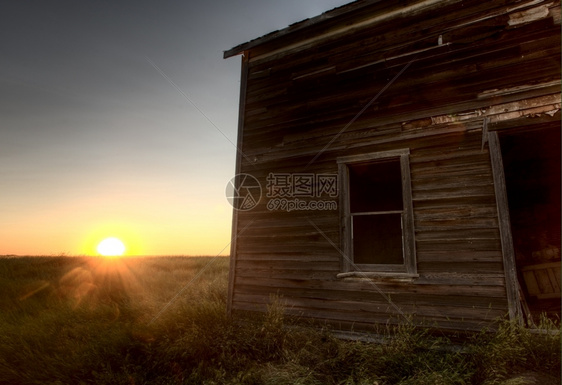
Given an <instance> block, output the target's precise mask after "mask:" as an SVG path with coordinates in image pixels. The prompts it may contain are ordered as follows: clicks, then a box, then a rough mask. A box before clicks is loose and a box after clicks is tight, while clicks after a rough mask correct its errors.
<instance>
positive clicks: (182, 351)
mask: <svg viewBox="0 0 562 385" xmlns="http://www.w3.org/2000/svg"><path fill="white" fill-rule="evenodd" d="M227 281H228V260H227V259H226V258H204V257H200V258H182V257H166V258H163V257H160V258H137V259H120V260H107V261H104V260H101V259H95V258H69V257H41V258H37V257H35V258H0V384H127V385H130V384H135V385H142V384H334V385H335V384H347V385H351V384H370V385H373V384H379V385H383V384H402V385H421V384H431V385H435V384H483V385H492V384H503V385H514V384H524V383H525V382H524V381H525V378H528V377H529V375H530V374H529V373H532V376H534V377H533V378H535V379H537V378H538V381H539V382H538V383H544V384H547V383H560V382H559V378H560V359H561V357H560V337H559V335H555V334H552V333H548V332H545V333H538V334H537V333H531V332H530V331H529V330H527V329H523V328H520V327H518V326H516V325H514V324H512V323H509V322H504V323H502V324H500V327H499V329H498V331H496V332H488V331H483V332H482V333H480V334H475V335H473V336H472V337H470V338H469V339H468V340H466V342H465V343H464V346H463V351H462V352H460V351H458V350H451V349H449V347H450V341H449V340H447V339H446V338H444V337H441V338H435V337H433V336H431V335H430V334H429V333H428V332H427V331H425V330H420V329H415V328H413V327H410V326H408V325H405V326H400V327H398V328H394V329H391V328H388V329H385V330H384V331H382V333H383V334H387V335H389V336H390V335H391V336H392V337H393V338H389V339H388V342H387V343H385V344H374V343H364V342H353V341H343V340H340V339H337V338H335V337H334V336H333V334H331V333H330V331H329V330H322V329H318V328H312V327H308V326H306V325H305V324H304V323H303V322H302V321H301V322H298V323H297V322H296V321H295V320H294V319H289V318H287V317H285V316H284V309H283V306H281V305H280V303H279V301H275V300H274V301H273V302H272V305H271V306H270V308H269V311H268V312H267V313H265V314H254V315H249V316H246V317H236V318H228V317H227V315H226V311H225V307H226V291H227V283H228V282H227ZM171 299H173V301H170V300H171ZM542 328H543V330H546V331H555V330H556V327H555V326H554V325H553V324H552V323H549V321H547V320H544V321H543V323H542ZM516 373H521V375H520V376H519V377H518V376H517V375H514V374H516ZM552 381H554V382H552Z"/></svg>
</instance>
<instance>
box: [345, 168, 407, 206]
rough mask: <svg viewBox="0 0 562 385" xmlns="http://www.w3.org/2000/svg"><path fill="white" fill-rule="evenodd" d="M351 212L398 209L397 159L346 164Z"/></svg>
mask: <svg viewBox="0 0 562 385" xmlns="http://www.w3.org/2000/svg"><path fill="white" fill-rule="evenodd" d="M349 189H350V210H351V212H352V213H361V212H374V211H397V210H402V208H403V203H402V175H401V170H400V158H395V159H387V160H384V161H378V162H371V163H360V164H350V165H349Z"/></svg>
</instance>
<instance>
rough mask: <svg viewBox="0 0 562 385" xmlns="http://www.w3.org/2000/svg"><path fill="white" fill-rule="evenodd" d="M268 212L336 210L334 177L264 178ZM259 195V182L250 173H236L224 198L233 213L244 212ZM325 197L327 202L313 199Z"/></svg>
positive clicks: (272, 175) (296, 175)
mask: <svg viewBox="0 0 562 385" xmlns="http://www.w3.org/2000/svg"><path fill="white" fill-rule="evenodd" d="M266 181H267V184H266V187H267V193H266V197H267V198H268V199H269V200H268V201H267V202H266V208H267V209H268V210H269V211H285V212H291V211H317V210H321V211H323V210H337V209H338V202H337V200H336V199H335V198H337V197H338V176H337V175H336V174H312V173H269V175H268V176H267V178H266ZM261 196H262V187H261V184H260V182H259V181H258V180H257V179H256V178H255V177H254V176H253V175H250V174H238V175H236V176H235V177H234V178H232V180H231V181H230V182H229V183H228V185H227V188H226V197H227V199H228V201H229V202H230V204H231V205H232V207H234V209H235V210H241V211H248V210H251V209H253V208H254V207H256V206H257V205H258V203H259V202H260V200H261ZM317 198H328V199H317Z"/></svg>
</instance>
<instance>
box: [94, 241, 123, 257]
mask: <svg viewBox="0 0 562 385" xmlns="http://www.w3.org/2000/svg"><path fill="white" fill-rule="evenodd" d="M97 250H98V253H100V254H101V255H103V256H104V257H119V256H121V255H123V253H124V252H125V245H124V244H123V242H121V241H120V240H119V239H117V238H106V239H104V240H103V241H101V242H100V243H99V244H98V247H97Z"/></svg>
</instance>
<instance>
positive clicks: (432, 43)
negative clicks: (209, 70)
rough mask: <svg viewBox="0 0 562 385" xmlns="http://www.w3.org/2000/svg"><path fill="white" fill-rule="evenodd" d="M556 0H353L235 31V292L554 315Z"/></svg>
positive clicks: (422, 317) (351, 316)
mask: <svg viewBox="0 0 562 385" xmlns="http://www.w3.org/2000/svg"><path fill="white" fill-rule="evenodd" d="M560 46H561V42H560V1H559V0H548V1H543V0H490V1H482V0H462V1H460V0H412V1H380V0H360V1H355V2H353V3H350V4H348V5H345V6H342V7H339V8H336V9H333V10H331V11H328V12H326V13H324V14H322V15H320V16H318V17H315V18H311V19H308V20H305V21H302V22H299V23H296V24H293V25H291V26H289V27H287V28H285V29H283V30H280V31H276V32H273V33H270V34H268V35H265V36H263V37H261V38H257V39H256V40H252V41H250V42H247V43H244V44H241V45H239V46H237V47H234V48H232V49H230V50H228V51H226V52H225V53H224V57H225V58H229V57H232V56H236V55H241V58H242V72H241V77H242V80H241V93H240V117H239V132H238V155H237V164H236V173H237V178H236V184H237V186H236V188H237V189H236V192H237V194H238V195H237V196H236V197H235V198H236V199H234V202H235V210H234V217H233V235H232V240H233V242H232V250H231V267H230V287H229V297H228V306H229V309H230V311H247V310H249V311H254V310H258V311H261V310H264V309H265V308H266V306H267V304H268V303H269V302H270V301H271V298H272V295H275V296H279V298H281V300H282V301H283V302H284V303H285V304H286V311H287V312H288V313H289V314H295V315H300V316H304V317H307V318H308V317H309V318H312V319H317V320H321V321H322V322H328V323H330V324H332V325H334V326H335V327H336V328H340V329H348V330H349V329H350V328H353V329H355V330H358V329H364V328H370V327H371V326H372V325H375V324H387V323H399V322H402V317H404V316H406V317H407V318H408V319H410V320H413V322H415V323H416V324H418V325H429V326H435V327H439V328H444V329H451V330H479V329H481V328H482V327H484V326H486V325H490V324H491V323H492V322H494V321H495V320H497V319H499V318H502V317H510V318H512V319H517V320H520V321H521V322H527V323H531V321H532V319H533V317H534V320H535V322H536V321H537V318H536V317H537V314H539V313H542V312H545V313H547V314H550V315H554V316H556V315H558V317H559V316H560V103H561V100H560V96H561V94H560V92H561V83H560V71H561V70H560V53H561V52H560Z"/></svg>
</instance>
